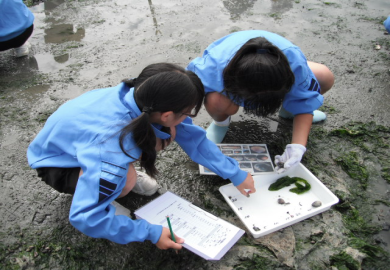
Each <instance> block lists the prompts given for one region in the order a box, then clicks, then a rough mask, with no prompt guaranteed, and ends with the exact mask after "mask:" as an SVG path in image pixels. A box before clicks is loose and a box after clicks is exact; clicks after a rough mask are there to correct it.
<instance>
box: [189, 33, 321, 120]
mask: <svg viewBox="0 0 390 270" xmlns="http://www.w3.org/2000/svg"><path fill="white" fill-rule="evenodd" d="M256 37H264V38H266V39H267V40H268V41H269V42H271V43H272V44H274V45H275V46H276V47H278V48H279V49H280V50H281V51H282V52H283V53H284V54H285V55H286V57H287V59H288V61H289V63H290V67H291V70H292V71H293V73H294V75H295V83H294V85H293V86H292V88H291V90H290V92H289V93H288V94H287V95H286V96H285V98H284V100H283V107H284V108H285V109H286V110H287V111H289V112H291V113H292V114H294V115H297V114H303V113H310V114H312V113H313V111H314V110H316V109H318V108H319V107H320V106H321V105H322V103H323V100H324V98H323V96H322V95H321V94H320V86H319V84H318V82H317V79H316V78H315V77H314V74H313V72H312V71H311V70H310V68H309V66H308V65H307V60H306V58H305V56H304V55H303V53H302V52H301V50H300V49H299V48H298V47H297V46H295V45H294V44H292V43H291V42H290V41H288V40H287V39H285V38H283V37H281V36H279V35H277V34H274V33H270V32H266V31H261V30H248V31H240V32H235V33H232V34H230V35H227V36H225V37H223V38H221V39H219V40H217V41H215V42H213V43H212V44H211V45H209V46H208V47H207V49H206V50H205V51H204V53H203V56H202V57H198V58H195V59H194V60H193V61H191V63H190V64H189V65H188V67H187V69H188V70H191V71H193V72H195V73H196V74H197V75H198V76H199V78H200V79H201V80H202V83H203V85H204V87H205V91H206V94H207V93H210V92H221V91H222V90H223V89H224V83H223V74H222V73H223V70H224V69H225V67H226V66H227V65H228V64H229V61H230V60H231V59H232V58H233V57H234V55H235V54H236V52H237V51H238V50H239V49H240V48H241V47H242V45H244V44H245V43H246V42H247V41H248V40H250V39H252V38H256ZM240 105H241V106H243V101H242V102H241V104H240Z"/></svg>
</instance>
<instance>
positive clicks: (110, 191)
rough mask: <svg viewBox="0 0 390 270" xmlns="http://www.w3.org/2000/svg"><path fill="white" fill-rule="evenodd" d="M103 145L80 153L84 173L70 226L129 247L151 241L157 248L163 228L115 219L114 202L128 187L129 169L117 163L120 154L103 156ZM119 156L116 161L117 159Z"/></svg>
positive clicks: (78, 187) (119, 216)
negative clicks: (135, 243) (135, 242)
mask: <svg viewBox="0 0 390 270" xmlns="http://www.w3.org/2000/svg"><path fill="white" fill-rule="evenodd" d="M102 145H105V143H101V144H98V145H96V146H89V147H88V148H85V149H83V150H81V151H78V153H77V159H78V161H79V162H80V164H81V168H82V170H83V174H82V176H81V177H80V178H79V181H78V183H77V187H76V192H75V194H74V197H73V201H72V205H71V208H70V214H69V219H70V223H71V224H72V225H73V226H74V227H75V228H76V229H78V230H79V231H81V232H82V233H84V234H86V235H88V236H91V237H94V238H105V239H108V240H110V241H113V242H116V243H119V244H127V243H129V242H133V241H137V242H143V241H145V240H150V241H152V242H153V243H154V244H155V243H156V242H157V241H158V240H159V238H160V236H161V232H162V226H160V225H153V224H150V223H148V222H147V221H145V220H132V219H131V218H129V217H127V216H124V215H115V207H114V206H113V205H111V202H112V201H113V200H114V199H115V198H117V197H118V196H119V195H120V193H121V191H122V189H123V187H124V185H125V183H126V175H127V171H128V163H127V166H124V165H123V163H119V162H117V161H115V160H120V159H121V158H119V159H118V155H119V156H120V157H122V155H121V154H120V153H118V152H115V151H112V153H111V155H112V157H113V158H112V159H111V158H110V155H105V156H104V158H99V157H101V156H102V153H101V152H102V151H104V150H102ZM115 155H117V157H115Z"/></svg>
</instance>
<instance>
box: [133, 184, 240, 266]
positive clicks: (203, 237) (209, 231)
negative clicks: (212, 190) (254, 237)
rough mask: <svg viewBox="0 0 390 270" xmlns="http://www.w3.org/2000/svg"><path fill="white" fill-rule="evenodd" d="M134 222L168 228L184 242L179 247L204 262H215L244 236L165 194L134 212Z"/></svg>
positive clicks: (223, 222)
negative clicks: (146, 222)
mask: <svg viewBox="0 0 390 270" xmlns="http://www.w3.org/2000/svg"><path fill="white" fill-rule="evenodd" d="M135 215H136V217H137V218H142V219H145V220H147V221H148V222H150V223H152V224H159V225H162V226H164V227H168V223H167V216H169V219H170V222H171V225H172V230H173V232H174V233H175V234H176V235H177V236H179V237H181V238H184V240H185V243H184V244H183V246H184V247H185V248H187V249H189V250H191V251H192V252H194V253H196V254H198V255H199V256H201V257H203V258H205V259H207V260H219V259H220V258H222V256H223V255H224V254H225V253H226V252H227V251H228V250H229V249H230V248H231V247H232V246H233V245H234V244H235V243H236V242H237V240H238V239H239V238H240V237H241V236H242V235H243V234H244V231H243V230H241V229H240V228H238V227H236V226H234V225H232V224H230V223H228V222H226V221H225V220H223V219H220V218H218V217H216V216H214V215H212V214H210V213H208V212H206V211H204V210H202V209H200V208H199V207H196V206H195V205H193V204H191V203H190V202H188V201H187V200H185V199H183V198H181V197H179V196H177V195H175V194H174V193H172V192H169V191H168V192H166V193H164V194H163V195H161V196H159V197H158V198H156V199H155V200H153V201H152V202H150V203H148V204H147V205H145V206H144V207H142V208H140V209H138V210H137V211H135Z"/></svg>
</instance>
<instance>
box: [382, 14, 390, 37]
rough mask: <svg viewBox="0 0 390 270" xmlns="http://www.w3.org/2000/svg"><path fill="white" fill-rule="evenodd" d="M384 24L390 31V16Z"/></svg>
mask: <svg viewBox="0 0 390 270" xmlns="http://www.w3.org/2000/svg"><path fill="white" fill-rule="evenodd" d="M383 25H384V26H385V28H386V30H387V32H389V33H390V16H389V17H387V19H386V20H385V21H384V22H383Z"/></svg>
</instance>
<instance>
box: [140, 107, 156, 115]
mask: <svg viewBox="0 0 390 270" xmlns="http://www.w3.org/2000/svg"><path fill="white" fill-rule="evenodd" d="M152 110H153V108H152V107H143V108H142V112H144V113H147V114H149V113H151V111H152Z"/></svg>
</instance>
